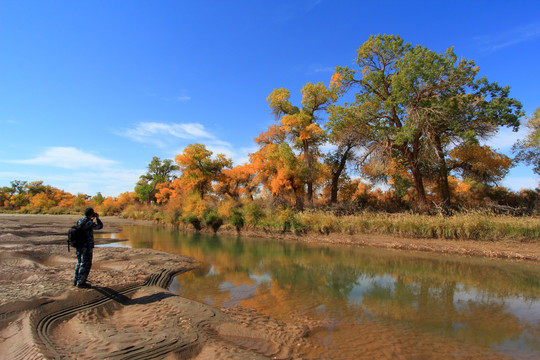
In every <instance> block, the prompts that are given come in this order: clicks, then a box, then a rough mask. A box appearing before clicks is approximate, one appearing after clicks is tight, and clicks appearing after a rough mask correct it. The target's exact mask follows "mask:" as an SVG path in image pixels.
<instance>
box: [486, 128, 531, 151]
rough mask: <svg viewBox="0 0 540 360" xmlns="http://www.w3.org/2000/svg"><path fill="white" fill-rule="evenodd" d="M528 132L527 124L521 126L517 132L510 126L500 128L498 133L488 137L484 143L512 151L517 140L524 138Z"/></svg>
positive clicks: (501, 149)
mask: <svg viewBox="0 0 540 360" xmlns="http://www.w3.org/2000/svg"><path fill="white" fill-rule="evenodd" d="M526 134H527V128H526V127H525V126H521V127H520V128H519V131H517V132H515V131H512V129H510V128H500V129H499V132H498V133H497V135H495V136H493V137H492V138H490V139H488V140H487V141H485V142H484V143H485V144H486V145H489V146H491V147H492V148H494V149H498V150H499V151H502V152H505V153H508V152H510V151H511V149H512V146H513V145H514V144H515V143H516V141H518V140H520V139H524V138H525V136H526Z"/></svg>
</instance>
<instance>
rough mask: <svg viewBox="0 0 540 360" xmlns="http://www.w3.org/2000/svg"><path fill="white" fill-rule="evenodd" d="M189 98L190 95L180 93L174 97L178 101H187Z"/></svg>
mask: <svg viewBox="0 0 540 360" xmlns="http://www.w3.org/2000/svg"><path fill="white" fill-rule="evenodd" d="M189 100H191V96H187V95H180V96H178V97H177V98H176V101H178V102H184V101H189Z"/></svg>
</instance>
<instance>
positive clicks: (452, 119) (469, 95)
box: [336, 35, 522, 209]
mask: <svg viewBox="0 0 540 360" xmlns="http://www.w3.org/2000/svg"><path fill="white" fill-rule="evenodd" d="M357 55H358V57H357V61H356V63H357V65H358V67H359V69H360V70H361V74H360V76H357V74H356V72H355V70H353V69H349V68H347V67H338V68H337V69H336V70H337V73H338V76H336V78H337V79H338V80H339V85H340V88H341V89H342V91H346V90H349V89H351V88H355V89H357V91H356V94H355V101H354V102H353V103H351V104H349V105H348V106H349V107H356V108H357V112H358V117H357V119H358V125H359V126H360V127H364V126H366V125H367V127H368V128H369V129H370V131H369V132H368V133H367V134H366V142H365V147H366V148H367V149H369V151H370V152H371V153H378V154H379V157H380V155H381V154H385V155H386V156H388V157H393V158H396V159H399V160H400V161H403V162H405V163H406V164H407V166H408V168H409V171H410V172H411V175H412V178H413V181H414V187H415V190H416V193H417V200H418V205H419V207H420V208H422V209H425V208H427V207H428V206H429V205H428V201H427V197H426V191H425V188H424V179H425V178H426V177H429V176H435V177H436V178H438V180H439V183H440V186H439V188H440V189H441V192H442V193H441V197H442V198H443V199H444V202H449V200H450V192H449V187H448V181H447V179H448V175H449V171H450V169H449V167H448V166H447V164H446V163H447V161H448V156H449V151H450V150H451V149H452V148H453V146H455V145H456V144H462V143H471V144H474V143H477V142H478V140H479V139H482V138H488V137H489V136H492V135H493V134H495V133H496V131H497V129H498V127H499V126H511V127H513V128H514V129H517V128H518V127H519V118H520V116H522V112H521V104H520V103H519V101H517V100H515V99H512V98H510V97H509V88H508V87H500V86H499V85H497V83H489V82H488V81H487V80H486V79H485V78H482V79H476V75H477V73H478V67H476V66H475V64H474V62H473V61H467V60H463V59H461V60H457V57H456V55H455V54H454V52H453V49H452V48H449V49H448V50H447V51H446V53H445V54H438V53H436V52H434V51H431V50H429V49H427V48H425V47H422V46H420V45H417V46H414V47H413V46H411V45H410V44H405V43H404V42H403V40H402V39H401V38H400V37H398V36H395V35H377V36H370V38H369V39H368V41H366V42H365V43H364V44H363V45H362V46H360V48H359V49H358V51H357ZM434 172H436V173H437V174H436V175H434Z"/></svg>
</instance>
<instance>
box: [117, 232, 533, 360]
mask: <svg viewBox="0 0 540 360" xmlns="http://www.w3.org/2000/svg"><path fill="white" fill-rule="evenodd" d="M117 237H118V238H127V239H129V245H130V246H132V247H150V248H154V249H159V250H164V251H170V252H176V253H181V254H184V255H187V256H191V257H193V258H195V259H198V260H200V261H201V262H202V266H201V267H200V268H199V269H197V270H196V271H193V272H190V273H188V274H183V275H181V276H179V277H178V278H177V280H175V282H174V283H173V290H175V291H177V292H178V293H180V294H181V295H183V296H186V297H189V298H193V299H198V300H200V301H204V302H207V303H209V304H211V305H213V306H219V307H225V308H227V307H231V306H237V305H239V306H243V307H248V308H252V309H255V310H256V311H258V312H259V313H263V314H266V315H269V316H271V317H274V318H276V319H278V320H282V321H291V320H294V321H306V319H309V320H310V321H317V322H318V323H319V324H321V326H319V327H318V330H317V331H315V332H314V333H313V335H312V338H313V340H314V341H315V342H316V344H318V345H317V346H316V347H315V348H314V349H310V350H307V349H306V353H305V357H306V358H309V357H320V356H322V357H324V354H325V353H326V354H333V355H332V357H335V356H339V357H343V358H359V357H360V358H361V357H365V358H369V357H370V356H380V355H381V354H386V355H388V356H386V357H392V354H394V355H395V354H401V355H405V356H406V357H407V356H420V357H422V356H428V357H429V356H431V355H433V354H435V353H437V354H439V355H441V354H445V353H446V354H448V355H450V356H451V357H461V356H460V355H459V354H466V355H464V356H465V357H468V356H480V357H490V358H497V357H500V356H501V357H504V355H510V356H511V357H518V358H519V357H531V356H532V357H535V356H540V352H539V348H540V322H539V321H540V301H539V300H538V299H539V295H540V265H538V264H535V263H531V262H518V261H504V260H493V259H478V258H466V257H459V256H450V255H439V254H428V253H419V252H407V251H392V250H384V249H372V248H353V247H342V246H320V245H319V246H314V245H307V244H303V243H294V242H280V241H275V240H261V239H243V238H235V237H221V236H216V235H206V234H191V233H189V234H188V233H181V232H177V231H170V230H167V229H162V228H158V227H146V226H126V227H124V229H123V231H122V233H121V234H118V235H117ZM276 305H277V306H276ZM375 333H377V334H379V335H377V336H375ZM360 349H361V350H362V351H361V352H359V350H360ZM359 354H360V355H359ZM328 356H330V355H328ZM383 357H385V356H383Z"/></svg>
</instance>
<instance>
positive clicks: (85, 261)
mask: <svg viewBox="0 0 540 360" xmlns="http://www.w3.org/2000/svg"><path fill="white" fill-rule="evenodd" d="M94 220H95V222H94ZM77 225H78V226H80V227H81V228H82V229H83V231H84V233H85V236H86V242H85V243H84V245H83V246H81V247H78V248H77V265H76V266H75V278H74V279H73V285H74V286H77V287H79V288H89V287H90V285H88V284H87V283H86V280H87V278H88V274H89V273H90V268H91V267H92V256H93V252H94V230H99V229H102V228H103V223H102V222H101V220H100V219H99V214H98V213H96V212H95V211H94V209H92V208H87V209H86V210H84V217H83V218H82V219H79V221H77Z"/></svg>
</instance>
